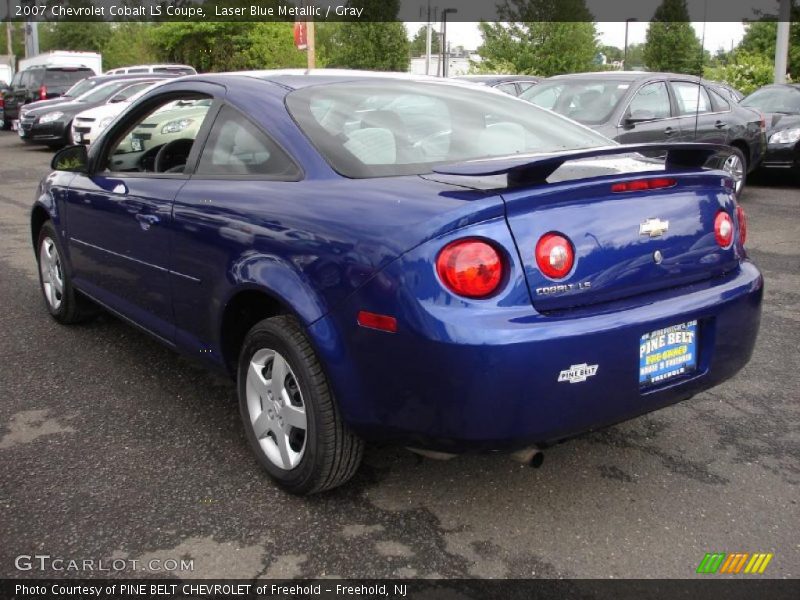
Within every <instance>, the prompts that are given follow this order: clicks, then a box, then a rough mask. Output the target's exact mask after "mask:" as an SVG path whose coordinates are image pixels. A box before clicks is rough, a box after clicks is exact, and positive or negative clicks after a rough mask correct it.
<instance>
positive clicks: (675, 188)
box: [441, 145, 740, 312]
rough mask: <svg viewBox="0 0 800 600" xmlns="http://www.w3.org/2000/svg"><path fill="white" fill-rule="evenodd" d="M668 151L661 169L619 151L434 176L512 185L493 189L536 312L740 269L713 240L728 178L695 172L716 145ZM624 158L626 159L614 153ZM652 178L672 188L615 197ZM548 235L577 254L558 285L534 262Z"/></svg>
mask: <svg viewBox="0 0 800 600" xmlns="http://www.w3.org/2000/svg"><path fill="white" fill-rule="evenodd" d="M674 148H675V146H673V147H672V148H662V150H663V151H666V152H667V153H668V154H667V158H666V163H665V162H658V161H653V160H650V159H643V158H641V156H635V155H633V156H632V155H630V148H625V147H624V146H620V147H617V148H616V149H612V148H604V149H599V150H597V151H595V152H592V151H591V150H588V151H579V152H568V153H564V155H563V156H562V157H555V158H554V157H553V156H552V155H551V156H547V157H542V158H537V157H530V158H529V159H528V162H526V159H525V158H523V157H517V158H509V159H508V160H507V164H506V165H505V167H504V169H505V170H498V169H497V168H490V167H489V161H486V162H485V163H484V164H482V165H478V163H476V162H473V163H469V164H468V163H462V164H460V165H452V166H450V167H445V168H442V170H441V172H442V173H449V174H458V175H471V176H473V177H477V176H486V175H493V176H496V175H498V174H500V173H505V174H506V175H507V176H508V180H509V182H510V183H512V185H511V187H508V188H507V189H505V190H501V191H500V193H501V195H502V197H503V200H504V201H505V204H506V216H507V220H508V225H509V227H510V229H511V232H512V235H513V237H514V241H515V243H516V245H517V250H518V251H519V254H520V258H521V261H522V264H523V265H524V269H525V276H526V279H527V283H528V286H529V289H530V294H531V299H532V302H533V305H534V307H535V308H536V309H537V310H538V311H540V312H548V311H557V310H560V309H567V308H572V307H577V306H585V305H591V304H597V303H602V302H609V301H613V300H617V299H621V298H626V297H631V296H635V295H639V294H645V293H648V292H653V291H656V290H661V289H665V288H671V287H677V286H682V285H687V284H689V283H693V282H696V281H700V280H703V279H709V278H712V277H716V276H719V275H722V274H723V273H725V272H727V271H729V270H732V269H735V268H736V267H737V265H738V261H739V258H740V256H739V252H740V250H739V249H738V248H739V246H738V240H737V239H736V238H734V243H733V244H732V245H731V246H730V247H729V248H725V249H723V248H721V247H720V245H719V244H718V243H717V241H716V237H715V233H714V221H715V219H716V217H717V214H718V213H719V212H720V211H725V212H727V213H728V215H729V216H730V217H731V218H732V219H733V220H734V221H735V218H736V217H735V213H736V204H735V200H734V197H733V193H732V181H731V180H730V177H729V176H728V175H727V174H725V173H721V172H720V171H712V170H704V169H702V168H698V167H700V166H701V165H704V164H706V163H707V162H708V160H709V159H710V158H711V157H712V156H715V153H714V152H713V151H712V150H713V147H711V146H707V145H683V146H682V148H677V152H675V151H674V150H673V149H674ZM641 149H642V150H646V151H648V152H652V151H653V150H654V149H656V148H655V147H654V146H653V145H648V146H646V147H645V146H641ZM703 149H705V150H703ZM717 150H718V151H719V148H717ZM626 151H627V152H628V156H617V155H618V154H624V153H625V152H626ZM670 152H673V155H672V156H671V157H670V155H669V153H670ZM526 178H527V182H526ZM653 179H662V180H663V179H668V180H669V182H668V183H669V185H668V187H663V188H659V189H644V190H642V191H637V190H636V188H637V187H640V186H634V191H615V190H618V189H619V187H620V186H619V184H625V183H627V182H631V181H635V182H641V181H644V180H653ZM615 184H617V185H615ZM612 186H614V188H613V189H612ZM734 229H736V228H735V227H734ZM548 233H556V234H559V235H561V236H564V237H566V238H568V239H569V240H570V242H571V244H572V246H573V249H574V265H573V267H572V269H571V270H570V271H569V273H568V274H567V275H566V276H564V277H563V278H561V279H551V278H549V277H547V276H545V275H544V274H543V273H542V271H541V270H540V269H539V267H538V265H537V263H536V253H535V251H536V245H537V242H538V241H539V240H540V239H541V238H542V236H544V235H545V234H548ZM734 235H736V233H734Z"/></svg>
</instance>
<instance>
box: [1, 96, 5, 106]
mask: <svg viewBox="0 0 800 600" xmlns="http://www.w3.org/2000/svg"><path fill="white" fill-rule="evenodd" d="M5 107H6V100H5V98H3V96H2V95H0V108H5Z"/></svg>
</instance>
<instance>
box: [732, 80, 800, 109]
mask: <svg viewBox="0 0 800 600" xmlns="http://www.w3.org/2000/svg"><path fill="white" fill-rule="evenodd" d="M740 104H741V105H742V106H749V107H750V108H757V109H759V110H761V111H762V112H768V113H789V114H795V113H800V90H795V89H792V88H788V87H786V88H761V89H760V90H757V91H755V92H753V93H752V94H750V95H749V96H748V97H747V98H745V99H744V100H742V101H741V103H740Z"/></svg>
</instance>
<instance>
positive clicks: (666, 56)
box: [644, 0, 704, 75]
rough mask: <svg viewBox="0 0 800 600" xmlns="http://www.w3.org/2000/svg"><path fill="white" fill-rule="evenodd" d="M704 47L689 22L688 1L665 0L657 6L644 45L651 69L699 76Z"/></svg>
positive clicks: (645, 58) (645, 61)
mask: <svg viewBox="0 0 800 600" xmlns="http://www.w3.org/2000/svg"><path fill="white" fill-rule="evenodd" d="M703 58H704V55H703V47H702V44H700V40H698V39H697V36H696V35H695V33H694V29H693V28H692V25H691V23H689V11H688V9H687V8H686V0H664V1H663V2H662V3H661V5H660V6H659V7H658V8H657V9H656V12H655V14H654V15H653V19H652V20H651V21H650V27H649V28H648V29H647V41H646V42H645V48H644V63H645V65H647V68H648V69H650V70H651V71H670V72H674V73H689V74H693V75H700V74H701V72H702V64H703Z"/></svg>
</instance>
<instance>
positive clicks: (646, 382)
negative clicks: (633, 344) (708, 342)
mask: <svg viewBox="0 0 800 600" xmlns="http://www.w3.org/2000/svg"><path fill="white" fill-rule="evenodd" d="M697 333H698V325H697V320H696V319H695V320H692V321H687V322H685V323H679V324H677V325H671V326H669V327H665V328H663V329H657V330H655V331H651V332H649V333H645V334H643V335H642V337H641V338H640V339H639V387H642V388H647V387H652V386H655V385H662V384H664V383H666V382H669V381H672V380H673V379H676V378H678V377H683V376H685V375H688V374H691V373H694V372H695V371H697V350H698V348H699V346H698V339H697Z"/></svg>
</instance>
